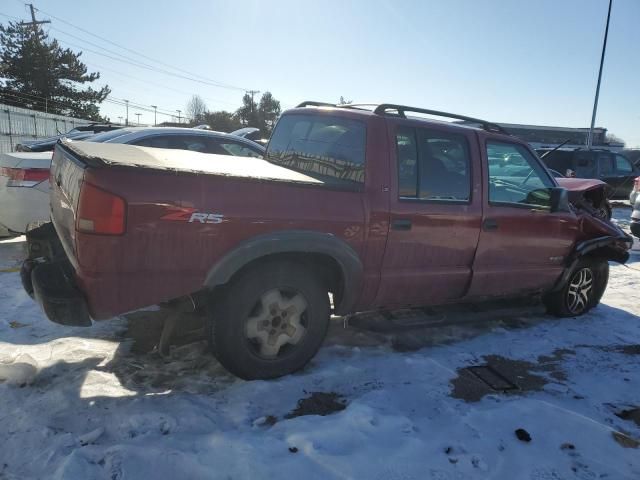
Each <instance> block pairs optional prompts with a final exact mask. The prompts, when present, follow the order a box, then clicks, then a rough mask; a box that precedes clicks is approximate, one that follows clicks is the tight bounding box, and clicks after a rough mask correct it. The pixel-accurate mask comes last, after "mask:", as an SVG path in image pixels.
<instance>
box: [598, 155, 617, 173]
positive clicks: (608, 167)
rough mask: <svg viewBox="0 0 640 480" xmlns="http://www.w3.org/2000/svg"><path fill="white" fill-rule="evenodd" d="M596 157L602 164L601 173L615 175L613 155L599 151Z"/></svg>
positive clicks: (600, 164)
mask: <svg viewBox="0 0 640 480" xmlns="http://www.w3.org/2000/svg"><path fill="white" fill-rule="evenodd" d="M596 158H597V161H598V165H599V166H600V175H602V176H608V175H613V173H614V171H615V165H614V160H613V155H609V154H608V153H599V154H598V155H597V156H596Z"/></svg>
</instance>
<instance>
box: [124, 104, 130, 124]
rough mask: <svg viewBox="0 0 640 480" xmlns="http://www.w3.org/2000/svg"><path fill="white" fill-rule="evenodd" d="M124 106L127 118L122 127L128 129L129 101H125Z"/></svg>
mask: <svg viewBox="0 0 640 480" xmlns="http://www.w3.org/2000/svg"><path fill="white" fill-rule="evenodd" d="M124 104H125V105H126V106H127V117H126V119H125V121H124V126H125V127H128V126H129V100H125V101H124Z"/></svg>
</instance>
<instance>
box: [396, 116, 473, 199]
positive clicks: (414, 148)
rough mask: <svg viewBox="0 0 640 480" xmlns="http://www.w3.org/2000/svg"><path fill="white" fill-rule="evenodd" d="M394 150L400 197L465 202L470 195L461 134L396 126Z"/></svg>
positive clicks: (466, 147) (466, 152)
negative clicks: (396, 159) (396, 160)
mask: <svg viewBox="0 0 640 480" xmlns="http://www.w3.org/2000/svg"><path fill="white" fill-rule="evenodd" d="M396 153H397V158H398V184H399V196H400V197H401V198H416V199H420V200H445V201H465V202H466V201H468V200H469V198H470V197H471V168H470V158H469V145H468V143H467V139H466V138H465V137H464V136H463V135H458V134H451V133H444V132H438V131H436V130H428V129H423V128H418V129H413V128H406V127H400V128H399V129H398V130H397V132H396Z"/></svg>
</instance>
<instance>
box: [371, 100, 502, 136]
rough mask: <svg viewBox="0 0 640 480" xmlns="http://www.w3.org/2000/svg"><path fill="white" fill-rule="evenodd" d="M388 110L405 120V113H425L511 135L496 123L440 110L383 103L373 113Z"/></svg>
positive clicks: (383, 113)
mask: <svg viewBox="0 0 640 480" xmlns="http://www.w3.org/2000/svg"><path fill="white" fill-rule="evenodd" d="M387 110H395V111H396V112H398V113H397V115H399V116H400V117H403V118H406V114H405V112H413V113H424V114H427V115H435V116H437V117H446V118H455V119H457V120H464V121H465V122H470V123H477V124H479V125H480V126H481V127H482V128H483V129H484V130H487V131H489V132H498V133H503V134H505V135H511V134H510V133H509V132H508V131H507V130H505V129H504V128H502V127H501V126H500V125H497V124H495V123H492V122H488V121H486V120H482V119H480V118H473V117H467V116H465V115H458V114H456V113H448V112H441V111H439V110H429V109H426V108H415V107H407V106H406V105H395V104H393V103H383V104H380V105H378V106H377V107H376V109H375V110H374V111H373V113H376V114H378V115H386V114H387Z"/></svg>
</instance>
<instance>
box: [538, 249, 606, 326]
mask: <svg viewBox="0 0 640 480" xmlns="http://www.w3.org/2000/svg"><path fill="white" fill-rule="evenodd" d="M589 277H590V278H591V285H592V286H591V288H590V289H589V290H588V291H586V292H584V293H578V294H577V295H576V292H580V291H581V290H582V291H583V288H584V286H585V285H586V284H583V286H582V288H581V287H580V282H581V281H582V282H584V281H586V279H588V278H589ZM608 282H609V263H608V262H607V261H606V260H603V259H599V258H590V257H586V258H582V259H580V261H579V262H578V263H577V265H576V266H575V268H574V269H573V270H572V272H571V274H570V275H569V279H568V280H567V282H566V284H565V285H563V286H562V288H560V289H559V290H558V291H556V292H551V293H548V294H546V295H545V296H544V297H543V302H544V304H545V306H546V307H547V311H548V312H549V313H551V314H553V315H556V316H558V317H577V316H580V315H583V314H585V313H587V312H588V311H589V310H591V309H592V308H593V307H595V306H596V305H598V303H600V299H601V298H602V295H603V294H604V291H605V290H606V288H607V283H608ZM576 299H578V300H576Z"/></svg>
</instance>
